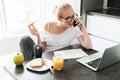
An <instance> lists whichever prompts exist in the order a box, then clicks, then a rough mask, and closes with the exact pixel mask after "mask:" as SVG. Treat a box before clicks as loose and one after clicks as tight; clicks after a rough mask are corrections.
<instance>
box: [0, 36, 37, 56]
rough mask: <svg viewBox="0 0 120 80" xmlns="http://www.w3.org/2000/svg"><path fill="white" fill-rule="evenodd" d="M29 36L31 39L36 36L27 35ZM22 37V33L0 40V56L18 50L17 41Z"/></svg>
mask: <svg viewBox="0 0 120 80" xmlns="http://www.w3.org/2000/svg"><path fill="white" fill-rule="evenodd" d="M24 36H25V35H24ZM29 36H31V37H32V39H33V40H34V41H36V38H35V37H34V36H33V35H29ZM22 37H23V35H22V36H17V37H12V38H7V39H4V40H0V56H1V55H6V54H11V53H14V52H17V51H20V49H19V42H20V39H21V38H22Z"/></svg>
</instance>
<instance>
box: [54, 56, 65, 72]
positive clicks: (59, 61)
mask: <svg viewBox="0 0 120 80" xmlns="http://www.w3.org/2000/svg"><path fill="white" fill-rule="evenodd" d="M63 66H64V59H63V58H62V57H59V56H53V68H54V69H55V70H58V71H59V70H61V69H62V68H63Z"/></svg>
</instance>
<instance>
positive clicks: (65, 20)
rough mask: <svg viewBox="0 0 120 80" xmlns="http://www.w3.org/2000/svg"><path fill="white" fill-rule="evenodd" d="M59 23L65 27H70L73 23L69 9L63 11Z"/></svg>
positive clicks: (71, 12) (72, 12)
mask: <svg viewBox="0 0 120 80" xmlns="http://www.w3.org/2000/svg"><path fill="white" fill-rule="evenodd" d="M60 18H61V19H60V21H61V23H62V25H63V26H65V27H72V25H73V22H74V11H73V9H72V8H71V7H69V8H67V9H65V11H64V12H63V16H61V17H60Z"/></svg>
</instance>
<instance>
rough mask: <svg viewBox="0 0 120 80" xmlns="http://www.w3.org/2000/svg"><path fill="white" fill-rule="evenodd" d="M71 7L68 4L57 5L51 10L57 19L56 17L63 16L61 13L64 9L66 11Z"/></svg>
mask: <svg viewBox="0 0 120 80" xmlns="http://www.w3.org/2000/svg"><path fill="white" fill-rule="evenodd" d="M70 7H72V6H71V5H70V4H69V3H62V4H59V5H56V6H55V7H54V9H53V14H55V15H56V16H57V17H58V16H63V12H64V10H65V9H68V8H70Z"/></svg>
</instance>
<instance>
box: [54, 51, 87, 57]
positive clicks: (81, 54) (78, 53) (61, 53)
mask: <svg viewBox="0 0 120 80" xmlns="http://www.w3.org/2000/svg"><path fill="white" fill-rule="evenodd" d="M54 55H55V56H60V57H62V58H63V59H73V58H81V57H85V56H88V54H87V53H85V52H84V51H83V50H82V49H69V50H61V51H54Z"/></svg>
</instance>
